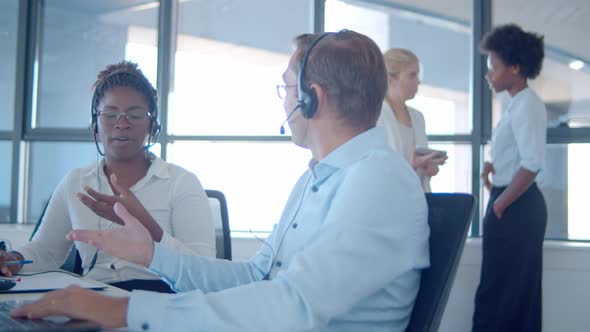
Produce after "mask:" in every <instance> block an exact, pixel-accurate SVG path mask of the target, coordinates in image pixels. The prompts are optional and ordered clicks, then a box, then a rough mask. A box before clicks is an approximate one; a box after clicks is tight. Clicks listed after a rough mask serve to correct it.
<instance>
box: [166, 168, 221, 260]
mask: <svg viewBox="0 0 590 332" xmlns="http://www.w3.org/2000/svg"><path fill="white" fill-rule="evenodd" d="M171 181H173V183H172V184H171V191H170V193H169V199H170V206H171V211H170V224H171V232H172V234H169V233H167V232H164V234H163V235H162V240H161V241H160V243H161V244H162V245H163V246H164V247H168V248H171V249H177V250H179V251H181V252H183V253H186V254H193V255H199V256H209V257H215V253H216V251H215V229H214V226H213V218H212V216H211V208H210V207H209V200H208V198H207V194H206V193H205V190H204V189H203V187H202V186H201V183H200V182H199V180H198V179H197V177H196V176H195V175H194V174H192V173H190V172H184V173H182V174H181V175H180V176H178V177H173V178H171Z"/></svg>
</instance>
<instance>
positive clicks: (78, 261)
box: [29, 196, 84, 275]
mask: <svg viewBox="0 0 590 332" xmlns="http://www.w3.org/2000/svg"><path fill="white" fill-rule="evenodd" d="M50 200H51V196H50V197H49V199H48V200H47V202H46V203H45V205H44V206H43V211H41V216H40V217H39V219H38V220H37V224H36V225H35V228H34V229H33V232H32V233H31V237H30V238H29V241H31V240H32V239H33V236H35V233H37V230H38V229H39V226H41V222H42V221H43V217H44V216H45V211H46V210H47V206H48V205H49V201H50ZM60 269H62V270H66V271H69V272H72V273H76V274H79V275H82V273H83V272H84V271H83V269H82V258H81V257H80V253H79V252H78V249H76V245H75V244H74V245H73V246H72V249H71V250H70V253H69V254H68V258H66V261H65V262H64V264H63V265H62V266H61V267H60Z"/></svg>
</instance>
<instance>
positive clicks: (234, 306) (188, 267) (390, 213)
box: [127, 128, 429, 332]
mask: <svg viewBox="0 0 590 332" xmlns="http://www.w3.org/2000/svg"><path fill="white" fill-rule="evenodd" d="M427 214H428V212H427V207H426V201H425V198H424V193H423V192H422V189H421V187H420V182H419V180H418V177H417V176H416V173H415V172H414V171H413V170H412V169H411V167H410V166H409V165H408V163H407V162H406V161H405V160H404V159H403V157H402V156H401V155H400V154H398V153H396V152H393V151H392V150H391V148H389V147H388V146H387V144H386V140H385V136H384V132H383V130H382V129H381V128H374V129H371V130H368V131H366V132H364V133H362V134H360V135H358V136H356V137H354V138H352V139H351V140H349V141H348V142H346V143H345V144H343V145H341V146H340V147H338V148H337V149H336V150H334V151H333V152H332V153H330V154H329V155H328V156H326V157H325V158H324V159H322V160H321V161H320V162H319V163H314V162H313V161H312V163H310V169H309V170H307V171H306V172H305V173H304V174H303V176H302V177H301V178H300V179H299V181H298V182H297V184H296V185H295V187H294V188H293V191H292V193H291V195H290V197H289V199H288V201H287V204H286V206H285V209H284V211H283V214H282V215H281V219H280V221H279V223H278V225H276V226H275V228H274V230H273V232H272V234H271V235H270V236H269V238H268V239H267V241H266V244H263V245H262V247H261V249H260V251H259V252H258V253H257V254H256V255H255V257H254V258H253V259H252V260H250V261H248V262H229V261H222V260H215V259H211V258H205V257H195V256H184V255H180V254H178V253H177V252H174V251H172V250H170V249H166V248H164V247H163V246H161V245H159V244H155V250H154V259H153V261H152V264H151V266H150V270H151V271H153V272H155V273H157V274H159V275H160V276H161V277H162V279H163V280H165V281H166V282H168V283H169V284H170V285H171V286H172V287H173V288H174V289H176V290H177V291H180V292H182V293H180V294H173V295H170V294H157V293H151V292H145V291H134V292H133V293H132V294H131V298H130V301H129V308H128V312H127V323H128V325H129V327H130V328H132V329H137V330H152V331H189V330H190V331H339V332H341V331H403V330H404V329H405V327H406V326H407V324H408V321H409V317H410V315H411V311H412V307H413V304H414V300H415V297H416V294H417V292H418V288H419V284H420V274H421V269H423V268H425V267H427V266H428V264H429V257H428V236H429V229H428V224H427Z"/></svg>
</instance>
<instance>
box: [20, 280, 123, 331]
mask: <svg viewBox="0 0 590 332" xmlns="http://www.w3.org/2000/svg"><path fill="white" fill-rule="evenodd" d="M128 305H129V299H128V298H111V297H107V296H104V295H101V294H99V293H97V292H95V291H92V290H88V289H84V288H80V287H79V286H69V287H67V288H64V289H60V290H57V291H53V292H49V293H47V294H46V295H44V296H43V297H42V298H40V299H39V300H37V301H35V302H33V303H30V304H25V305H23V306H21V307H19V308H16V309H14V310H13V311H12V312H11V313H10V315H11V316H12V317H14V318H27V319H40V318H43V317H47V316H52V315H64V316H67V317H70V318H76V319H86V320H90V321H93V322H95V323H97V324H100V325H101V326H102V327H105V328H117V327H125V326H126V325H127V318H126V317H127V306H128Z"/></svg>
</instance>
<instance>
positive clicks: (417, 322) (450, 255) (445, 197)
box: [406, 193, 475, 332]
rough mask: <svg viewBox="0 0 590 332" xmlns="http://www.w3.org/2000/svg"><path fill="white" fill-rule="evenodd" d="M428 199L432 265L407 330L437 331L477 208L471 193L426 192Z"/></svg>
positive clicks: (421, 282)
mask: <svg viewBox="0 0 590 332" xmlns="http://www.w3.org/2000/svg"><path fill="white" fill-rule="evenodd" d="M426 202H427V203H428V226H429V227H430V267H429V268H427V269H425V270H424V271H423V272H422V279H421V281H420V290H419V291H418V295H417V297H416V303H415V304H414V309H413V311H412V318H411V319H410V323H409V325H408V328H407V329H406V331H408V332H415V331H420V332H425V331H433V332H434V331H437V330H438V327H439V325H440V322H441V320H442V315H443V313H444V311H445V306H446V304H447V300H448V299H449V293H450V291H451V287H452V286H453V280H454V279H455V273H456V272H457V267H458V265H459V259H460V258H461V254H462V252H463V246H464V244H465V238H466V237H467V231H468V230H469V225H470V223H471V219H472V217H473V213H474V210H475V198H474V197H473V195H470V194H439V193H436V194H432V193H427V194H426Z"/></svg>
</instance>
